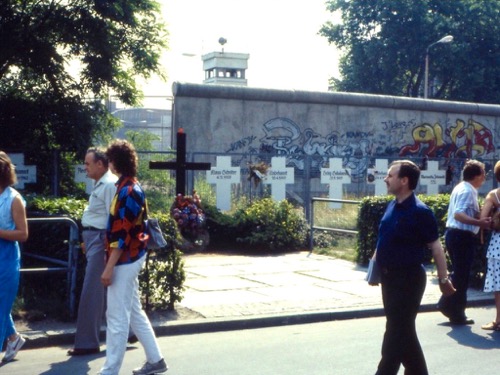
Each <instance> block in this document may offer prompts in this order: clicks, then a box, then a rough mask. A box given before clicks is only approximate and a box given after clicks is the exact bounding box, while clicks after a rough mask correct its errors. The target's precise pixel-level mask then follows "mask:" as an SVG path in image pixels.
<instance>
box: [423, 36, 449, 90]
mask: <svg viewBox="0 0 500 375" xmlns="http://www.w3.org/2000/svg"><path fill="white" fill-rule="evenodd" d="M451 42H453V36H452V35H446V36H445V37H442V38H441V39H439V40H438V41H437V42H434V43H432V44H429V46H428V47H427V49H426V50H425V78H424V98H425V99H427V95H428V93H429V91H428V90H429V48H431V47H432V46H433V45H435V44H439V43H451Z"/></svg>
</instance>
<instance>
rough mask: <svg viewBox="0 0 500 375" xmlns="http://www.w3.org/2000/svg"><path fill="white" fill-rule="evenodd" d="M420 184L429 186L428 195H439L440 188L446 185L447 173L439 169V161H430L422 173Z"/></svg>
mask: <svg viewBox="0 0 500 375" xmlns="http://www.w3.org/2000/svg"><path fill="white" fill-rule="evenodd" d="M420 184H421V185H424V186H427V195H435V194H439V186H440V185H446V171H445V170H440V169H439V163H438V162H437V161H434V160H433V161H429V162H427V169H426V170H424V171H420Z"/></svg>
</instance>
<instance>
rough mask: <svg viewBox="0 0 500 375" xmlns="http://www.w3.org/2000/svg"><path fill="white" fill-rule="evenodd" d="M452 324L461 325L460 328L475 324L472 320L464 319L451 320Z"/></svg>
mask: <svg viewBox="0 0 500 375" xmlns="http://www.w3.org/2000/svg"><path fill="white" fill-rule="evenodd" d="M450 323H451V324H453V325H460V326H465V325H469V324H474V320H472V319H471V318H467V317H465V318H462V319H450Z"/></svg>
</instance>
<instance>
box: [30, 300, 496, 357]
mask: <svg viewBox="0 0 500 375" xmlns="http://www.w3.org/2000/svg"><path fill="white" fill-rule="evenodd" d="M493 305H494V301H493V300H491V299H488V298H480V299H476V300H471V301H468V304H467V306H468V307H483V306H493ZM435 311H437V308H436V304H435V303H432V304H431V303H428V304H422V305H421V306H420V312H435ZM383 315H384V310H383V308H381V307H379V308H373V309H361V310H343V311H319V312H312V313H303V314H297V313H294V314H282V315H265V316H259V317H250V318H232V319H225V318H220V319H210V320H202V319H200V320H185V321H170V322H168V323H165V324H163V325H157V326H154V327H153V328H154V331H155V333H156V335H157V336H158V337H161V336H176V335H191V334H197V333H213V332H223V331H235V330H243V329H256V328H269V327H279V326H286V325H295V324H310V323H321V322H329V321H335V320H348V319H362V318H373V317H380V316H383ZM153 325H154V322H153ZM101 334H102V337H103V338H104V337H105V331H103V332H101ZM23 336H24V337H25V338H26V344H25V345H24V348H25V349H39V348H44V347H50V346H62V345H72V344H73V343H74V339H75V332H74V329H72V330H71V332H69V331H48V332H44V331H28V332H24V333H23Z"/></svg>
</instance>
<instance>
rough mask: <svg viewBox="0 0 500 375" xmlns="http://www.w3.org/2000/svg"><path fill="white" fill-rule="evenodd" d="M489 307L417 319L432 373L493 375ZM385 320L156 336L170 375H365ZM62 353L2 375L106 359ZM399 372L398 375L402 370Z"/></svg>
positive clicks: (20, 363) (64, 372)
mask: <svg viewBox="0 0 500 375" xmlns="http://www.w3.org/2000/svg"><path fill="white" fill-rule="evenodd" d="M494 312H495V310H494V307H485V308H472V309H469V310H468V315H469V316H470V317H472V318H473V319H475V320H476V324H475V325H473V326H462V327H452V326H450V325H449V324H448V323H446V322H445V320H444V319H443V317H442V316H441V314H439V313H436V312H430V313H421V314H419V316H418V318H417V327H418V328H417V329H418V333H419V338H420V342H421V344H422V346H423V349H424V353H425V355H426V359H427V364H428V367H429V373H430V374H432V375H456V374H461V375H474V374H475V373H478V374H479V373H480V374H481V375H498V374H499V372H500V332H491V331H484V330H481V327H480V326H481V324H484V323H486V322H488V321H491V320H492V319H493V317H494ZM384 325H385V319H384V318H383V317H381V318H364V319H351V320H342V321H332V322H327V323H314V324H303V325H289V326H281V327H272V328H262V329H250V330H240V331H230V332H216V333H204V334H192V335H183V336H172V337H161V338H159V342H160V345H161V347H162V349H163V353H164V355H165V358H166V360H167V363H168V364H169V366H170V370H169V371H168V372H167V374H170V375H250V374H251V375H282V374H283V375H285V374H286V375H299V374H300V375H303V374H304V375H305V374H307V375H326V374H328V375H351V374H353V375H357V374H360V375H361V374H363V375H370V374H373V373H374V372H375V368H376V365H377V363H378V361H379V359H380V357H379V356H380V345H381V342H382V335H383V332H384ZM67 349H68V348H67V347H50V348H43V349H32V350H22V351H21V352H19V354H18V357H17V359H16V360H15V361H14V362H11V363H8V364H6V365H3V366H1V367H0V374H16V375H37V374H44V375H48V374H50V375H68V374H70V375H83V374H95V373H97V372H98V371H99V369H100V367H101V366H102V364H103V363H104V356H105V355H104V353H101V354H100V355H95V356H87V357H80V358H71V357H67V356H66V350H67ZM143 361H144V353H143V351H142V347H141V346H140V345H138V344H137V345H134V346H133V347H130V348H129V350H128V351H127V353H126V355H125V360H124V363H123V366H122V371H121V373H120V374H131V373H132V369H133V368H134V367H137V366H139V365H141V364H142V362H143ZM399 374H403V369H401V370H400V372H399Z"/></svg>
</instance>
